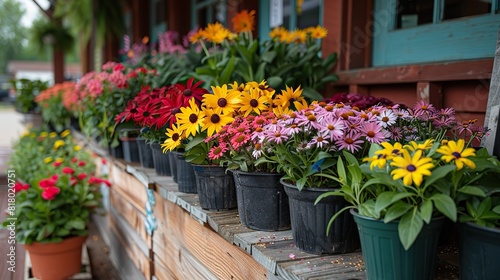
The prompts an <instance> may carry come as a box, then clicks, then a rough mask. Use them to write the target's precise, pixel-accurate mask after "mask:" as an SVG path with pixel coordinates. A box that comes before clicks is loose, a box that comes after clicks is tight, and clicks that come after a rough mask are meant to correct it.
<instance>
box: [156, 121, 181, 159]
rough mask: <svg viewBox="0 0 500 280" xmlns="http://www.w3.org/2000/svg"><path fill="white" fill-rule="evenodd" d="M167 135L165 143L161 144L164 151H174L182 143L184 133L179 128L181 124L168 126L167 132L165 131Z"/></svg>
mask: <svg viewBox="0 0 500 280" xmlns="http://www.w3.org/2000/svg"><path fill="white" fill-rule="evenodd" d="M165 135H167V139H166V140H165V141H164V142H163V144H161V147H162V148H163V152H164V153H165V152H166V151H167V150H168V151H173V150H174V149H175V148H177V147H179V146H180V145H181V141H182V139H183V133H182V131H181V130H180V129H179V126H177V125H175V124H173V125H172V128H167V132H166V133H165Z"/></svg>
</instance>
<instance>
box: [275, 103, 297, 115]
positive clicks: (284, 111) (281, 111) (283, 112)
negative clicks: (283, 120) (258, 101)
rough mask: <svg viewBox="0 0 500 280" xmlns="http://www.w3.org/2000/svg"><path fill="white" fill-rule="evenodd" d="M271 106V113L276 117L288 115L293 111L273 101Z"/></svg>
mask: <svg viewBox="0 0 500 280" xmlns="http://www.w3.org/2000/svg"><path fill="white" fill-rule="evenodd" d="M272 108H273V113H274V115H275V116H276V117H280V116H283V115H289V114H290V113H292V112H293V110H292V109H290V108H288V107H283V106H280V105H278V104H275V103H273V105H272Z"/></svg>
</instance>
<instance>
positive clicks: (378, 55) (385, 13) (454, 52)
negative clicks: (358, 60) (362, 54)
mask: <svg viewBox="0 0 500 280" xmlns="http://www.w3.org/2000/svg"><path fill="white" fill-rule="evenodd" d="M446 1H447V0H434V6H433V7H431V8H432V10H431V11H432V12H431V15H430V17H429V16H428V17H427V21H428V22H425V23H424V24H417V20H418V19H417V17H419V16H420V15H418V14H417V13H415V17H414V18H413V19H412V18H411V17H406V18H404V19H405V21H403V22H404V23H401V18H398V15H399V14H398V12H397V11H401V7H400V5H399V3H400V1H396V0H375V12H374V20H373V25H374V26H373V30H374V32H373V34H374V38H373V66H390V65H403V64H415V63H428V62H439V61H453V60H467V59H479V58H488V57H493V55H494V53H495V46H496V39H497V36H498V31H499V28H500V15H499V14H498V13H497V11H498V0H493V1H492V2H491V1H490V2H491V4H490V6H489V9H490V12H489V13H487V14H481V15H474V16H466V17H459V18H450V19H446V10H445V4H446ZM471 1H472V0H471ZM421 18H423V17H422V16H420V19H421ZM412 22H413V23H412ZM402 24H403V25H404V24H406V25H413V26H410V27H407V28H401V25H402Z"/></svg>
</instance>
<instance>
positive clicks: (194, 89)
mask: <svg viewBox="0 0 500 280" xmlns="http://www.w3.org/2000/svg"><path fill="white" fill-rule="evenodd" d="M193 82H194V78H190V79H189V80H188V81H187V83H186V84H185V85H183V84H175V85H174V86H175V87H176V88H177V89H178V90H179V91H180V93H181V94H182V95H183V97H184V98H185V99H188V100H189V99H191V97H194V99H196V101H197V102H201V100H202V99H203V94H206V93H208V91H207V90H206V89H204V88H200V86H201V84H203V81H198V82H196V83H195V84H193Z"/></svg>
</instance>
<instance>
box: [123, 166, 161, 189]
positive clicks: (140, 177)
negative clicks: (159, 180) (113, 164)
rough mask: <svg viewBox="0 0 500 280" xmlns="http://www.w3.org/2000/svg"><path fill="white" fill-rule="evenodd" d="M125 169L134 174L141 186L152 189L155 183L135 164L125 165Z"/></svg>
mask: <svg viewBox="0 0 500 280" xmlns="http://www.w3.org/2000/svg"><path fill="white" fill-rule="evenodd" d="M126 171H127V172H128V173H130V174H131V175H132V176H134V177H135V178H136V179H137V180H138V181H139V182H141V183H142V184H143V186H145V187H147V188H148V189H154V188H155V183H154V181H152V180H151V179H150V178H149V177H148V176H147V175H146V174H145V173H144V172H142V171H140V170H139V169H138V168H137V167H136V166H133V165H127V168H126Z"/></svg>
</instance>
